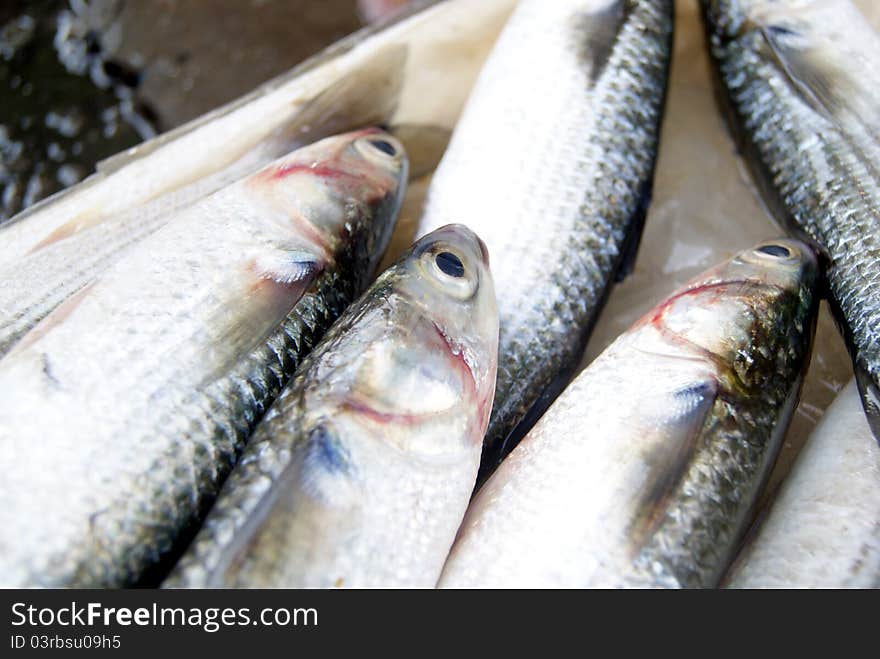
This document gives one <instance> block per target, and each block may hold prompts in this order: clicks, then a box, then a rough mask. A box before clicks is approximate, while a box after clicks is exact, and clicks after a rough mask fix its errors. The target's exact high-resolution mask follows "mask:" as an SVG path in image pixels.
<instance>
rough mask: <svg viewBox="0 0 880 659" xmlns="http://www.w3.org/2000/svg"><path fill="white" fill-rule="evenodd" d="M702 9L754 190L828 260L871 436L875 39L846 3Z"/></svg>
mask: <svg viewBox="0 0 880 659" xmlns="http://www.w3.org/2000/svg"><path fill="white" fill-rule="evenodd" d="M701 4H702V8H703V15H704V18H705V23H706V28H707V36H708V40H709V44H710V49H711V52H712V56H713V60H714V63H715V68H716V73H717V78H718V82H719V88H720V90H721V93H720V94H719V97H720V99H721V100H722V104H723V105H724V107H725V108H726V109H727V110H728V118H729V120H730V125H731V127H732V128H733V132H734V133H735V135H736V136H737V138H738V140H739V141H740V142H741V143H742V145H743V146H744V151H745V152H746V155H747V156H748V158H747V162H748V164H749V165H750V167H751V170H752V174H753V176H754V178H755V180H756V181H757V182H758V184H759V187H760V190H761V193H762V195H763V196H764V198H765V200H767V202H768V204H769V205H770V207H771V210H772V211H773V212H774V214H775V216H776V217H777V219H778V220H779V221H780V222H781V223H783V224H784V225H785V226H786V227H787V228H788V229H789V230H790V231H792V232H793V233H795V234H797V235H807V236H809V237H810V238H811V239H812V240H814V241H816V242H817V243H818V244H819V245H821V246H822V247H823V248H824V249H825V250H826V251H827V253H828V256H829V257H830V265H829V268H828V281H829V284H830V292H831V297H832V298H833V302H834V305H833V306H834V307H835V312H836V315H837V318H838V320H839V322H840V324H841V326H842V327H843V328H844V334H845V336H846V338H847V340H848V344H849V348H850V352H851V354H852V357H853V362H854V365H855V369H856V373H857V375H858V381H859V385H860V388H861V390H862V395H863V402H864V404H865V409H866V411H867V413H868V417H869V421H870V423H871V427H872V428H873V430H874V433H875V435H877V436H878V437H880V407H878V405H880V395H878V383H880V306H878V305H877V304H876V300H875V291H876V287H877V284H878V281H880V271H878V268H877V263H878V262H880V244H878V241H877V237H878V235H880V173H878V170H877V166H878V163H880V138H878V136H880V119H878V114H877V108H878V107H880V93H878V90H880V78H878V77H877V71H878V70H880V37H878V35H877V34H876V33H875V32H874V31H873V30H872V29H871V27H870V26H869V25H868V24H867V22H866V21H865V19H864V18H863V16H862V15H861V14H860V13H859V12H858V10H857V9H856V8H855V7H854V6H853V5H852V4H851V3H850V2H847V1H840V2H828V1H827V0H810V1H807V2H803V1H801V2H796V1H794V0H783V1H779V2H767V1H766V0H743V1H740V2H735V3H734V2H728V1H724V0H701ZM855 72H857V75H856V74H855Z"/></svg>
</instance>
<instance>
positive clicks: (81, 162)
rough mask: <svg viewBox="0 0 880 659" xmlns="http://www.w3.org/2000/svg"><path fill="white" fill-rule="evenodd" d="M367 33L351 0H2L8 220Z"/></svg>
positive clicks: (0, 149)
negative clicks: (123, 154) (110, 161)
mask: <svg viewBox="0 0 880 659" xmlns="http://www.w3.org/2000/svg"><path fill="white" fill-rule="evenodd" d="M359 27H361V22H360V18H359V17H358V14H357V12H356V5H355V0H324V1H322V2H314V1H312V2H305V1H290V0H199V1H191V0H155V1H151V2H138V1H135V0H127V1H126V0H91V1H87V0H69V1H68V0H36V1H30V2H26V1H23V0H4V2H3V3H2V4H0V97H2V98H3V100H4V102H3V103H2V104H0V222H2V221H3V220H5V219H8V218H9V217H11V216H12V215H14V214H15V213H17V212H18V211H20V210H22V209H24V208H26V207H28V206H30V205H31V204H33V203H35V202H36V201H39V200H40V199H42V198H44V197H46V196H48V195H50V194H52V193H54V192H56V191H58V190H61V189H63V188H65V187H67V186H69V185H72V184H74V183H76V182H78V181H80V180H82V179H83V178H85V177H86V176H88V175H89V174H91V173H92V172H93V171H94V168H95V165H96V164H97V163H98V162H100V161H101V160H103V159H105V158H107V157H109V156H112V155H113V154H115V153H117V152H119V151H122V150H124V149H126V148H128V147H130V146H133V145H135V144H137V143H139V142H140V141H142V140H143V139H146V138H149V137H152V136H153V135H155V134H157V133H160V132H164V131H166V130H169V129H171V128H174V127H176V126H178V125H180V124H182V123H184V122H186V121H189V120H190V119H193V118H195V117H198V116H200V115H202V114H204V113H205V112H208V111H209V110H212V109H214V108H215V107H218V106H220V105H223V104H224V103H227V102H229V101H231V100H233V99H235V98H237V97H239V96H241V95H242V94H245V93H246V92H249V91H250V90H251V89H253V88H254V87H256V86H257V85H259V84H260V83H262V82H265V81H266V80H269V79H270V78H272V77H274V76H276V75H278V74H280V73H282V72H284V71H286V70H288V69H289V68H291V67H292V66H293V65H295V64H297V63H298V62H300V61H302V60H303V59H305V58H306V57H308V56H310V55H312V54H314V53H315V52H317V51H318V50H320V49H321V48H323V47H324V46H326V45H328V44H330V43H332V42H334V41H336V40H338V39H340V38H342V37H343V36H345V35H347V34H349V33H350V32H353V31H354V30H356V29H358V28H359Z"/></svg>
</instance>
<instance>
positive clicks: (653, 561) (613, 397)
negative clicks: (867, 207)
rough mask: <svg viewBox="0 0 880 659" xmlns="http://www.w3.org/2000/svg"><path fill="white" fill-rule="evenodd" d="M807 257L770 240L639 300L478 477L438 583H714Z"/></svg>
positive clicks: (810, 295) (803, 285) (769, 447)
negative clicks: (628, 318)
mask: <svg viewBox="0 0 880 659" xmlns="http://www.w3.org/2000/svg"><path fill="white" fill-rule="evenodd" d="M817 271H818V267H817V263H816V258H815V256H814V255H813V254H812V253H811V252H810V250H809V248H808V247H806V246H805V245H803V244H801V243H798V242H796V241H791V240H776V241H772V242H768V243H763V244H761V245H759V246H757V247H755V248H753V249H751V250H748V251H744V252H741V253H740V254H738V255H737V256H736V257H734V258H733V259H732V260H730V261H729V262H727V263H725V264H722V265H720V266H718V267H716V268H714V269H712V270H709V271H707V272H705V273H703V274H702V275H700V276H699V277H697V278H696V279H694V280H692V281H691V282H690V283H689V284H687V285H685V287H684V288H682V289H680V290H679V291H678V292H676V293H674V294H673V295H672V296H671V297H669V298H667V299H666V300H665V301H663V302H662V303H660V304H659V305H657V306H656V307H654V309H652V310H651V311H650V312H648V314H647V315H645V316H644V317H643V318H642V319H641V320H640V321H638V322H637V323H636V324H635V325H634V326H633V327H632V328H631V329H630V330H629V331H628V332H626V333H625V334H623V335H622V336H620V337H619V338H618V339H617V340H616V341H615V342H614V343H612V344H611V345H610V346H609V347H608V348H607V349H606V350H605V351H604V352H603V353H602V354H601V355H600V356H599V357H597V358H596V360H595V361H594V362H593V363H592V364H591V365H590V366H589V367H587V369H586V370H585V371H584V372H583V373H581V374H580V375H579V376H578V377H577V379H575V381H574V382H573V383H572V384H571V385H570V386H569V387H568V388H567V389H566V390H565V391H564V392H563V393H562V395H561V396H560V397H559V398H558V399H557V400H556V401H555V402H554V403H553V405H552V406H551V407H550V409H549V410H547V412H546V414H545V415H544V416H543V417H542V418H541V420H540V421H539V422H538V423H537V424H536V425H535V427H534V428H533V429H532V430H531V431H530V432H529V434H528V435H526V437H525V438H524V439H523V441H522V442H521V443H520V445H519V446H518V447H517V448H516V449H515V450H514V452H513V453H512V454H511V455H510V456H509V457H508V458H507V459H506V460H505V461H504V462H502V463H501V466H500V467H499V468H498V470H497V471H496V472H495V474H494V475H493V476H492V477H491V478H490V479H489V480H488V481H487V482H486V483H485V485H484V486H483V487H482V488H481V489H480V491H479V492H478V493H477V495H476V497H475V498H474V500H473V502H472V503H471V505H470V508H469V509H468V513H467V516H466V517H465V521H464V523H463V524H462V528H461V530H460V531H459V536H458V539H457V540H456V544H455V545H454V547H453V549H452V552H451V554H450V557H449V560H448V562H447V563H446V566H445V568H444V571H443V577H442V579H441V581H440V584H441V585H442V586H445V587H461V586H464V587H472V586H490V587H523V586H527V587H559V586H563V587H603V588H608V587H699V586H713V585H715V584H716V583H717V581H718V579H719V578H720V577H721V575H722V573H723V571H724V570H725V569H726V568H727V565H728V563H729V560H730V558H731V553H732V551H733V550H734V548H735V546H736V543H737V541H738V540H739V538H740V536H741V534H742V531H743V530H744V527H745V525H746V524H747V522H748V521H749V514H750V511H751V508H752V507H753V505H754V502H755V500H756V497H757V495H758V494H759V492H760V489H761V487H762V485H763V483H764V481H765V479H766V476H767V475H768V473H769V470H770V467H772V465H773V462H774V459H775V456H776V453H777V450H778V449H779V446H780V444H781V442H782V437H783V435H784V434H785V430H786V427H787V425H788V420H789V418H790V416H791V414H792V412H793V410H794V407H795V404H796V402H797V396H798V391H799V387H800V382H801V379H802V376H803V373H804V372H805V371H806V367H807V365H808V363H809V354H810V353H809V349H810V343H811V340H812V334H813V327H814V324H815V317H816V307H817V299H816V296H815V291H814V289H815V287H816V281H817Z"/></svg>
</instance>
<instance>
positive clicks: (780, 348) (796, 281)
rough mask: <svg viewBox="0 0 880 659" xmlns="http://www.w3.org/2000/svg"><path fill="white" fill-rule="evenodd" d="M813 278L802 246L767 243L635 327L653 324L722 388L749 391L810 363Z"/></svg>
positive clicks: (815, 272)
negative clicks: (701, 363) (700, 362)
mask: <svg viewBox="0 0 880 659" xmlns="http://www.w3.org/2000/svg"><path fill="white" fill-rule="evenodd" d="M818 281H819V264H818V259H817V257H816V255H815V253H814V252H813V250H812V249H811V248H810V247H808V246H807V245H806V244H805V243H802V242H800V241H797V240H791V239H784V238H780V239H775V240H771V241H767V242H764V243H760V244H758V245H756V246H754V247H752V248H750V249H747V250H744V251H742V252H740V253H739V254H737V255H736V256H734V257H733V258H732V259H730V260H729V261H727V262H725V263H723V264H721V265H719V266H717V267H715V268H712V269H710V270H708V271H706V272H704V273H703V274H701V275H699V276H698V277H697V278H695V279H694V280H692V281H691V282H689V283H688V284H687V285H686V286H685V287H684V288H683V289H681V290H680V291H678V292H677V293H675V294H674V295H672V296H671V297H670V298H668V299H667V300H665V301H664V302H663V303H662V304H660V305H658V306H657V307H655V308H654V309H653V310H652V311H651V312H649V313H648V315H647V316H645V317H644V318H643V319H642V321H641V322H640V323H639V326H643V325H644V324H651V325H653V326H654V328H655V329H656V330H657V331H658V332H659V334H660V335H661V336H662V337H663V341H664V343H665V344H666V345H669V346H672V347H673V349H674V350H677V351H683V352H685V353H687V354H688V355H689V356H692V357H695V358H698V359H703V360H705V361H706V362H707V363H708V364H710V365H711V369H712V370H713V371H714V372H715V373H716V376H717V377H718V378H719V381H720V382H721V383H722V385H726V388H729V389H730V388H733V389H737V390H740V391H742V390H744V389H745V390H751V391H754V390H756V388H758V389H759V388H760V387H761V383H762V382H765V383H766V379H767V378H769V377H775V376H777V375H780V376H787V375H790V374H791V373H792V372H794V371H800V368H801V366H805V365H806V363H808V361H809V360H806V359H804V358H803V357H804V356H805V354H806V353H807V351H808V349H809V345H810V343H811V341H812V337H813V330H814V328H815V320H816V312H817V305H818V296H817V294H816V293H817V286H818ZM719 328H720V330H719Z"/></svg>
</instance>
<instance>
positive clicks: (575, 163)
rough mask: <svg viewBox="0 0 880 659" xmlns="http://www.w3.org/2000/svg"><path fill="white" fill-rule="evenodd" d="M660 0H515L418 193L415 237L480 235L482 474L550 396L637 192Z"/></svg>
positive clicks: (626, 254) (631, 238) (649, 139)
mask: <svg viewBox="0 0 880 659" xmlns="http://www.w3.org/2000/svg"><path fill="white" fill-rule="evenodd" d="M672 22H673V8H672V2H671V1H665V0H664V1H660V2H657V1H647V0H645V1H643V0H613V1H611V0H564V1H563V0H559V1H557V2H553V3H546V2H538V1H536V0H523V1H522V2H520V3H519V4H518V5H517V8H516V10H515V11H514V14H513V15H512V16H511V18H510V20H509V21H508V23H507V24H506V26H505V28H504V31H503V32H502V34H501V36H500V37H499V39H498V41H497V43H496V45H495V47H494V48H493V50H492V52H491V54H490V56H489V58H488V60H487V62H486V64H485V66H484V67H483V70H482V71H481V73H480V77H479V79H478V81H477V84H476V86H475V88H474V91H473V92H472V94H471V96H470V97H469V99H468V103H467V105H466V107H465V110H464V111H463V113H462V116H461V119H460V120H459V122H458V124H457V125H456V127H455V131H454V133H453V136H452V139H451V140H450V143H449V146H448V148H447V150H446V152H445V154H444V155H443V158H442V160H441V162H440V165H439V166H438V168H437V171H436V172H435V174H434V176H433V179H432V181H431V185H430V188H429V190H428V193H427V199H426V202H425V209H424V212H423V215H422V218H421V220H420V222H419V228H418V233H420V234H423V233H426V232H428V231H430V230H432V229H434V228H436V227H437V226H439V225H440V224H445V223H446V222H449V221H452V220H454V221H456V222H462V223H464V224H466V225H468V226H469V227H471V229H473V230H474V231H475V232H476V233H477V234H479V235H480V237H481V238H482V239H483V240H484V241H485V242H486V245H487V246H488V249H489V252H490V254H491V255H492V272H493V277H494V279H495V289H496V292H497V295H498V313H499V317H500V322H501V339H500V353H501V358H500V361H499V365H498V382H497V385H496V390H495V401H494V405H493V412H492V419H491V420H490V422H489V429H488V431H487V434H486V440H485V449H484V456H483V466H482V467H481V477H480V480H481V481H482V480H484V479H485V477H486V476H487V475H488V474H489V473H491V471H492V469H494V468H495V466H497V464H498V462H499V461H500V460H501V458H503V456H504V455H505V454H506V453H508V452H509V451H510V449H512V448H513V446H514V445H515V444H516V441H517V440H518V439H519V437H521V436H522V435H523V434H524V433H525V431H526V430H528V428H529V427H530V426H531V425H532V424H533V423H534V421H535V420H536V419H537V418H538V417H539V416H540V414H541V413H542V412H543V411H544V410H545V409H546V408H547V406H548V405H549V404H550V402H551V401H552V400H553V399H554V398H555V397H556V396H557V395H558V393H559V391H560V390H561V389H562V388H563V387H564V386H565V384H566V383H567V382H568V380H569V379H570V377H571V376H572V375H573V374H574V370H575V367H576V366H577V364H578V361H579V359H580V357H581V354H582V353H583V351H584V348H585V346H586V342H587V339H588V337H589V335H590V332H591V330H592V327H593V325H594V324H595V322H596V319H597V317H598V314H599V311H600V309H601V307H602V304H603V302H604V300H605V298H606V296H607V294H608V291H609V289H610V287H611V285H612V283H613V282H614V281H615V279H616V278H622V277H623V276H624V275H625V274H626V273H627V271H628V269H629V268H630V267H631V266H632V263H633V260H634V258H635V253H636V251H637V248H638V242H639V236H640V233H641V229H642V224H643V220H644V216H645V212H646V209H647V206H648V203H649V200H650V195H651V185H652V180H653V170H654V162H655V159H656V154H657V143H658V134H659V129H660V122H661V116H662V109H663V104H664V98H665V90H666V82H667V76H668V68H669V58H670V50H671V43H672Z"/></svg>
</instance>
